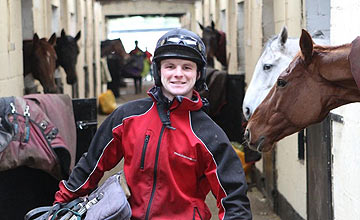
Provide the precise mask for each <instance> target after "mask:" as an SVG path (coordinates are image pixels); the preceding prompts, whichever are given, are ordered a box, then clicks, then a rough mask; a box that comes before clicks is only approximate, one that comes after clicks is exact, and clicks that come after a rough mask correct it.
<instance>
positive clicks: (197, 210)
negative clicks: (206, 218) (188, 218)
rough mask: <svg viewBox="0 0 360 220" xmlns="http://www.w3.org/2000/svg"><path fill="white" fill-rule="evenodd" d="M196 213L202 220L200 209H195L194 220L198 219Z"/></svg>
mask: <svg viewBox="0 0 360 220" xmlns="http://www.w3.org/2000/svg"><path fill="white" fill-rule="evenodd" d="M196 213H197V214H198V215H199V217H200V220H202V217H201V215H200V211H199V209H198V207H194V215H193V219H194V220H195V217H196Z"/></svg>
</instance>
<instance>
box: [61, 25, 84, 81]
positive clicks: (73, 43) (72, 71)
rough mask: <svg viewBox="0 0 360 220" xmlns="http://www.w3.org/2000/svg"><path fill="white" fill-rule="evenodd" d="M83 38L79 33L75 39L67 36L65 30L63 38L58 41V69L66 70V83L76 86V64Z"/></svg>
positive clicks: (62, 32)
mask: <svg viewBox="0 0 360 220" xmlns="http://www.w3.org/2000/svg"><path fill="white" fill-rule="evenodd" d="M80 37H81V31H79V32H78V33H77V34H76V36H75V37H72V36H70V35H66V33H65V31H64V29H62V31H61V36H60V37H58V38H57V39H56V46H55V50H56V54H57V56H58V59H57V62H56V67H58V66H59V65H60V66H61V67H62V68H64V71H65V73H66V83H67V84H70V85H72V84H74V83H76V82H77V74H76V63H77V57H78V55H79V46H78V44H77V42H78V40H79V39H80Z"/></svg>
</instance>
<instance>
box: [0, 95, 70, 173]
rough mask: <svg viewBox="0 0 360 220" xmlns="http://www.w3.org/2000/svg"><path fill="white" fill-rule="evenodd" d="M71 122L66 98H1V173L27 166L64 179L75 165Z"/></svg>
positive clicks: (37, 96) (67, 98) (49, 96)
mask: <svg viewBox="0 0 360 220" xmlns="http://www.w3.org/2000/svg"><path fill="white" fill-rule="evenodd" d="M70 121H71V123H70ZM74 121H75V120H74V115H73V111H72V102H71V99H70V97H68V96H67V95H55V94H49V95H48V94H34V95H28V96H24V97H14V96H12V97H3V98H0V171H5V170H9V169H14V168H16V167H20V166H28V167H31V168H35V169H40V170H43V171H45V172H47V173H49V174H50V175H52V176H53V177H55V178H56V179H58V180H61V179H63V178H66V177H67V176H68V175H69V173H70V170H71V168H72V167H73V166H74V163H75V153H76V127H75V122H74Z"/></svg>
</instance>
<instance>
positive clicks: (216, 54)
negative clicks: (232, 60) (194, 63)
mask: <svg viewBox="0 0 360 220" xmlns="http://www.w3.org/2000/svg"><path fill="white" fill-rule="evenodd" d="M199 26H200V28H201V30H202V31H203V36H202V40H203V41H204V44H205V46H206V57H207V64H208V66H210V67H214V58H216V59H217V60H218V61H219V62H220V63H221V65H222V66H223V69H227V66H228V63H227V59H226V34H225V33H224V32H222V31H220V30H217V29H215V23H214V22H213V21H212V22H211V26H207V27H204V26H203V25H202V24H200V23H199Z"/></svg>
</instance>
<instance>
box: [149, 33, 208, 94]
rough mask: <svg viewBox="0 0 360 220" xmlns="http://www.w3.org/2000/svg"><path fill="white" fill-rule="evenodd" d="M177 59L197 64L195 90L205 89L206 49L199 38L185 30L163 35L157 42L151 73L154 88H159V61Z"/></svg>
mask: <svg viewBox="0 0 360 220" xmlns="http://www.w3.org/2000/svg"><path fill="white" fill-rule="evenodd" d="M170 58H178V59H186V60H191V61H193V62H195V63H196V64H197V71H198V72H199V73H200V77H199V79H198V80H197V81H196V83H195V89H196V90H197V91H201V90H203V89H206V88H207V86H206V83H205V78H206V48H205V44H204V42H203V41H202V40H201V38H200V37H199V36H198V35H197V34H195V33H193V32H191V31H189V30H186V29H182V28H177V29H174V30H171V31H169V32H167V33H166V34H164V35H163V36H162V37H161V38H160V39H159V40H158V42H157V44H156V48H155V52H154V58H153V63H152V65H153V72H154V74H153V75H154V80H155V85H156V86H161V77H160V74H159V68H160V61H161V60H164V59H170Z"/></svg>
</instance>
